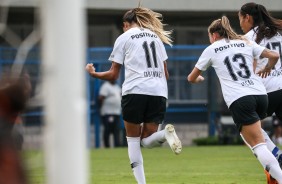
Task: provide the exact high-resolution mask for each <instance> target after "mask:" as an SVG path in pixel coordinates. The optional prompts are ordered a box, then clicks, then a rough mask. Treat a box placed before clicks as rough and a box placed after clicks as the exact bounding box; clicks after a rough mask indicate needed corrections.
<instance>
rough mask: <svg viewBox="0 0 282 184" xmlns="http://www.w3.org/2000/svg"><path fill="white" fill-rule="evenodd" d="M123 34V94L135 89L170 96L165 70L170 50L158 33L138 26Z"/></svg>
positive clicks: (144, 92)
mask: <svg viewBox="0 0 282 184" xmlns="http://www.w3.org/2000/svg"><path fill="white" fill-rule="evenodd" d="M120 37H121V38H120V39H124V40H125V43H124V48H123V49H124V53H125V57H124V67H125V81H124V83H123V95H125V94H132V93H135V94H148V95H155V96H164V97H167V82H166V76H165V71H164V61H165V60H167V54H166V51H165V47H164V44H163V43H162V41H161V40H160V38H159V37H158V36H157V34H156V33H154V32H152V31H150V30H149V29H144V28H137V27H136V28H131V29H130V30H128V31H126V32H125V33H124V34H123V35H121V36H120Z"/></svg>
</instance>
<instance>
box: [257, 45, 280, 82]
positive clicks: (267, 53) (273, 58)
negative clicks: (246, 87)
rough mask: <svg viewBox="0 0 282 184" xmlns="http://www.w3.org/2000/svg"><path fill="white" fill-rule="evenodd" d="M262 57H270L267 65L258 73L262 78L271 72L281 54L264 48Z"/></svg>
mask: <svg viewBox="0 0 282 184" xmlns="http://www.w3.org/2000/svg"><path fill="white" fill-rule="evenodd" d="M261 57H265V58H268V63H267V64H266V65H265V67H264V69H262V70H260V71H258V72H257V74H258V75H259V76H261V77H262V78H266V77H267V76H268V75H269V74H270V72H271V69H272V68H273V67H274V66H275V64H276V63H277V61H278V59H279V54H278V53H277V52H274V51H271V50H269V49H264V50H263V52H262V53H261Z"/></svg>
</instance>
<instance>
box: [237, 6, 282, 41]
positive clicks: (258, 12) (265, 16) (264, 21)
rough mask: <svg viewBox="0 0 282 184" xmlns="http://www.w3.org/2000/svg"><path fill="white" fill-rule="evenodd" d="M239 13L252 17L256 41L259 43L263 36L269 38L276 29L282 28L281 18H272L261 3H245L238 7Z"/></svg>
mask: <svg viewBox="0 0 282 184" xmlns="http://www.w3.org/2000/svg"><path fill="white" fill-rule="evenodd" d="M240 14H241V15H242V16H246V15H247V14H248V15H250V16H252V17H253V21H254V23H253V27H252V29H254V28H255V27H258V29H257V30H255V32H256V34H257V37H256V40H255V41H256V42H257V43H260V42H261V40H262V39H264V38H271V37H273V36H275V35H276V33H277V31H278V30H282V20H279V19H275V18H273V17H272V16H271V15H270V13H269V12H268V11H267V10H266V8H265V7H264V6H263V5H260V4H256V3H246V4H244V5H243V6H242V7H241V9H240Z"/></svg>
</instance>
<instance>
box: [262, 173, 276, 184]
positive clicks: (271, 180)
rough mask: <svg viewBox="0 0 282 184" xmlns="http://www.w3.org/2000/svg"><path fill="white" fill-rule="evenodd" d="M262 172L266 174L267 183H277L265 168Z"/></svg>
mask: <svg viewBox="0 0 282 184" xmlns="http://www.w3.org/2000/svg"><path fill="white" fill-rule="evenodd" d="M264 173H265V175H266V181H267V184H278V182H277V181H276V179H274V178H272V176H271V175H270V174H269V172H267V170H264Z"/></svg>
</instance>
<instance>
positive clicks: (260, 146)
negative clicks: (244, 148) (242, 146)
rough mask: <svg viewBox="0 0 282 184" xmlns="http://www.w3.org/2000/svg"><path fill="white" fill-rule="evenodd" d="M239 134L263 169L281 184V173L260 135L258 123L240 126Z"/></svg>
mask: <svg viewBox="0 0 282 184" xmlns="http://www.w3.org/2000/svg"><path fill="white" fill-rule="evenodd" d="M241 134H242V135H243V137H244V139H245V140H246V142H247V143H248V144H249V145H250V146H251V148H252V151H253V153H254V154H255V156H256V158H257V159H258V160H259V162H260V163H261V165H262V166H263V168H264V169H265V170H266V171H268V172H269V174H270V175H271V176H272V177H273V178H275V179H276V180H277V181H278V182H279V183H282V171H281V169H280V166H279V163H278V161H277V160H276V159H275V157H274V156H273V154H272V153H271V152H270V151H269V150H268V149H267V146H266V143H265V142H264V137H263V135H262V133H261V124H260V121H257V122H256V123H254V124H251V125H244V126H242V130H241Z"/></svg>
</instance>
